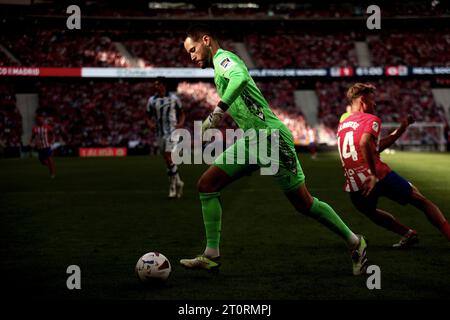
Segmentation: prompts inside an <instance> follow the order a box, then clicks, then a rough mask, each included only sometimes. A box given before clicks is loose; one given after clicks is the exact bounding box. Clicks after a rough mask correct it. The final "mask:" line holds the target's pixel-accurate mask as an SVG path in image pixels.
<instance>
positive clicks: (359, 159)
mask: <svg viewBox="0 0 450 320" xmlns="http://www.w3.org/2000/svg"><path fill="white" fill-rule="evenodd" d="M375 91H376V88H375V86H373V85H371V84H369V83H355V84H354V85H352V86H351V87H350V88H349V89H348V91H347V98H348V100H349V102H350V105H351V111H350V112H347V113H344V114H343V115H342V116H341V119H340V123H339V127H338V131H337V137H338V148H339V155H340V157H341V161H342V167H343V168H344V173H345V178H346V183H345V186H344V189H345V191H346V192H348V193H349V195H350V199H351V201H352V203H353V205H354V206H355V207H356V209H358V211H360V212H362V213H363V214H364V215H366V216H367V217H368V218H369V219H371V220H372V221H373V222H374V223H376V224H377V225H379V226H381V227H383V228H385V229H387V230H390V231H392V232H395V233H397V234H399V235H401V236H402V238H401V239H400V241H399V242H398V243H395V244H394V245H393V247H395V248H406V247H409V246H411V245H412V244H415V243H417V242H418V236H417V231H416V230H414V229H412V228H410V227H408V226H406V225H404V224H402V223H401V222H400V221H399V220H398V219H396V218H395V217H394V216H393V215H392V214H390V213H389V212H386V211H384V210H381V209H379V208H378V199H379V198H380V197H387V198H389V199H391V200H393V201H395V202H398V203H399V204H402V205H406V204H411V205H413V206H414V207H416V208H417V209H419V210H421V211H422V212H423V213H425V216H426V217H427V218H428V220H429V221H430V222H431V224H432V225H433V226H435V227H436V228H437V229H439V230H440V231H441V233H442V234H443V235H444V237H445V238H446V239H447V240H449V241H450V224H449V223H448V221H447V219H446V218H445V217H444V215H443V214H442V212H441V210H440V209H439V208H438V207H437V206H436V205H435V204H434V203H433V202H431V201H430V200H429V199H427V198H426V197H425V196H423V195H422V194H421V193H420V191H419V190H418V189H417V188H416V187H415V186H413V185H412V184H411V183H410V182H409V181H408V180H406V179H405V178H403V177H401V176H400V175H398V174H397V173H396V172H395V171H393V170H392V169H391V168H390V167H389V166H388V165H387V164H386V163H384V162H383V161H382V160H381V158H380V153H381V152H382V151H383V150H385V149H386V148H389V147H390V146H391V145H392V144H394V142H395V141H396V140H397V139H399V138H400V136H401V135H402V134H403V133H404V132H405V131H406V129H407V128H408V126H409V125H410V124H412V123H413V122H414V118H413V117H412V116H409V117H408V118H406V119H404V120H402V122H401V124H400V126H399V127H398V128H397V129H396V130H395V131H393V132H392V133H391V134H389V135H387V136H386V137H383V138H380V132H381V119H380V118H379V117H377V116H375V115H374V113H375V105H376V104H375Z"/></svg>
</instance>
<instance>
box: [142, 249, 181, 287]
mask: <svg viewBox="0 0 450 320" xmlns="http://www.w3.org/2000/svg"><path fill="white" fill-rule="evenodd" d="M135 270H136V275H137V277H138V279H139V280H140V281H141V282H142V283H144V284H149V283H164V282H165V281H166V280H167V278H169V276H170V273H171V272H172V267H171V265H170V262H169V259H167V258H166V257H165V256H164V255H163V254H161V253H159V252H148V253H146V254H144V255H143V256H142V257H140V258H139V260H138V262H137V263H136V268H135Z"/></svg>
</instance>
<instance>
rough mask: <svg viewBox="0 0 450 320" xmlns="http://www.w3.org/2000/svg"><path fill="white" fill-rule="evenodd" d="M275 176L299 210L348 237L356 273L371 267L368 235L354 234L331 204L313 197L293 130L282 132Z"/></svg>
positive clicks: (342, 236) (345, 237)
mask: <svg viewBox="0 0 450 320" xmlns="http://www.w3.org/2000/svg"><path fill="white" fill-rule="evenodd" d="M275 179H276V181H277V183H278V185H279V186H280V188H281V189H282V190H283V191H284V193H285V194H286V196H287V198H288V199H289V201H290V202H291V204H292V205H293V206H294V208H295V209H296V210H297V211H298V212H300V213H303V214H305V215H307V216H309V217H311V218H313V219H315V220H317V221H318V222H320V223H321V224H323V225H324V226H325V227H327V228H328V229H330V230H331V231H332V232H334V233H336V234H337V235H339V236H340V237H341V238H343V239H344V241H345V242H346V243H347V245H348V247H349V249H350V251H351V253H352V260H353V274H355V275H360V274H362V273H364V272H365V270H366V268H367V258H366V246H367V245H366V241H365V239H364V237H362V236H358V235H356V234H354V233H353V232H352V231H351V230H350V228H348V227H347V225H346V224H345V223H344V222H343V221H342V219H341V218H340V217H339V215H338V214H337V213H336V212H335V211H334V210H333V208H332V207H331V206H329V205H328V204H327V203H325V202H323V201H320V200H319V199H317V198H314V197H312V196H311V194H310V193H309V191H308V189H307V188H306V184H305V176H304V174H303V170H302V168H301V165H300V162H299V160H298V157H297V153H296V151H295V146H294V143H293V140H292V135H291V134H290V133H286V132H281V135H280V167H279V170H278V173H277V174H276V175H275Z"/></svg>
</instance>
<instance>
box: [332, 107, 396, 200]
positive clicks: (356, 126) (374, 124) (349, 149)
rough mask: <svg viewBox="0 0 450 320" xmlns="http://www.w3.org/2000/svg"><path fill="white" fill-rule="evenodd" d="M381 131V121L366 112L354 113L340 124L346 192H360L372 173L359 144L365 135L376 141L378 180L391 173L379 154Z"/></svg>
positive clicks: (340, 146)
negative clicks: (369, 135)
mask: <svg viewBox="0 0 450 320" xmlns="http://www.w3.org/2000/svg"><path fill="white" fill-rule="evenodd" d="M380 131H381V119H380V118H378V117H377V116H374V115H372V114H369V113H364V112H353V113H351V114H350V115H349V116H348V117H347V118H345V119H343V120H341V122H340V123H339V127H338V131H337V138H338V148H339V156H340V157H341V161H342V167H343V168H344V172H345V179H346V182H345V186H344V190H345V191H347V192H354V191H358V190H360V189H361V187H362V186H363V184H364V181H365V180H366V179H367V176H368V175H369V174H370V173H371V172H370V169H369V166H368V164H367V162H366V161H365V159H364V156H363V154H362V152H361V147H360V144H359V143H360V140H361V137H362V135H363V133H369V134H371V135H372V136H373V137H374V138H375V139H374V141H376V145H375V142H374V146H373V147H374V148H376V150H377V153H376V157H375V168H376V170H377V172H376V176H377V178H378V179H379V180H381V179H383V178H384V177H385V176H386V175H387V174H388V173H389V172H390V171H391V169H390V168H389V166H388V165H387V164H385V163H384V162H382V161H381V159H380V154H379V152H378V144H379V138H380Z"/></svg>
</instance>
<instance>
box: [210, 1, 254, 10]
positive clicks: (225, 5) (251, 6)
mask: <svg viewBox="0 0 450 320" xmlns="http://www.w3.org/2000/svg"><path fill="white" fill-rule="evenodd" d="M216 6H217V8H219V9H236V8H237V9H259V4H257V3H251V2H249V3H216Z"/></svg>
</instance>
